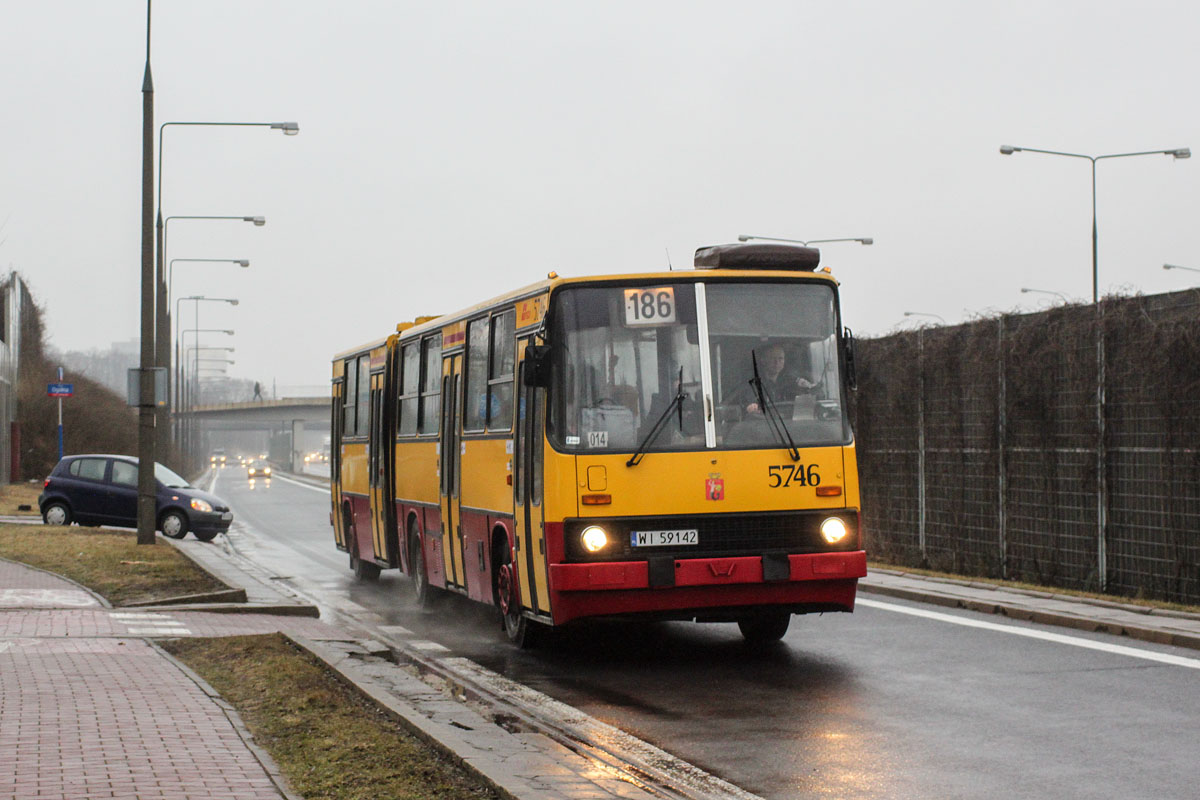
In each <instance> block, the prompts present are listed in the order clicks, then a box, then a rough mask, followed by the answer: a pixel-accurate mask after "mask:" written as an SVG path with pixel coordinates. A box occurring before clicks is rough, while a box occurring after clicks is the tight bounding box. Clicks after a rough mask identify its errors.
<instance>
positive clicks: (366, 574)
mask: <svg viewBox="0 0 1200 800" xmlns="http://www.w3.org/2000/svg"><path fill="white" fill-rule="evenodd" d="M346 531H347V532H348V537H347V538H348V539H349V541H348V542H347V544H349V545H350V546H349V547H348V548H346V549H347V550H349V551H350V570H351V572H353V573H354V577H356V578H358V579H359V580H360V581H374V580H378V579H379V565H378V564H372V563H371V562H370V561H363V560H362V559H361V558H359V557H358V531H357V530H356V529H355V527H354V525H349V526H348V527H347V528H346Z"/></svg>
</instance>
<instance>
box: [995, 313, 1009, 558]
mask: <svg viewBox="0 0 1200 800" xmlns="http://www.w3.org/2000/svg"><path fill="white" fill-rule="evenodd" d="M998 323H999V324H998V326H997V336H996V350H997V351H998V352H997V353H996V364H997V365H998V369H999V381H998V382H999V384H1000V385H999V386H998V387H997V388H998V390H999V401H998V404H997V407H998V413H997V414H996V466H997V471H998V472H999V475H1000V479H999V482H998V486H997V491H998V497H997V499H998V501H999V507H998V509H997V514H996V517H997V522H998V525H999V529H1000V577H1001V578H1007V577H1008V541H1007V537H1008V518H1007V504H1006V503H1005V498H1006V497H1007V495H1008V474H1007V472H1008V470H1007V465H1006V464H1005V460H1004V445H1005V437H1006V436H1007V434H1008V398H1007V396H1006V394H1005V391H1006V389H1007V384H1006V382H1005V370H1006V365H1007V361H1006V359H1005V357H1004V316H1003V315H1001V316H1000V319H999V320H998Z"/></svg>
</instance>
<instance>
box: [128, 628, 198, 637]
mask: <svg viewBox="0 0 1200 800" xmlns="http://www.w3.org/2000/svg"><path fill="white" fill-rule="evenodd" d="M125 635H126V636H191V635H192V632H191V631H189V630H188V629H187V628H130V629H129V630H127V631H126V632H125Z"/></svg>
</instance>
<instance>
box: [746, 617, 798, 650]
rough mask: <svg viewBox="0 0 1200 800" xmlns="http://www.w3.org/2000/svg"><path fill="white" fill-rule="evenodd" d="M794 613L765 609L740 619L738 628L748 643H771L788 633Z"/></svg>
mask: <svg viewBox="0 0 1200 800" xmlns="http://www.w3.org/2000/svg"><path fill="white" fill-rule="evenodd" d="M791 621H792V615H791V614H790V613H788V612H787V611H764V612H762V613H759V614H754V615H753V616H746V617H742V618H741V619H739V620H738V630H740V631H741V632H742V638H744V639H745V640H746V643H747V644H771V643H772V642H778V641H779V640H780V639H782V638H783V636H784V634H785V633H787V629H788V625H789V624H790V623H791Z"/></svg>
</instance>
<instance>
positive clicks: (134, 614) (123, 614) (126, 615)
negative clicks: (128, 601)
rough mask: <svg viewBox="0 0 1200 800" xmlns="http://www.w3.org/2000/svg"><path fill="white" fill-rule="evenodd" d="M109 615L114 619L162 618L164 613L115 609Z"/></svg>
mask: <svg viewBox="0 0 1200 800" xmlns="http://www.w3.org/2000/svg"><path fill="white" fill-rule="evenodd" d="M108 616H110V617H112V618H113V619H161V618H162V615H160V614H152V613H150V612H147V611H113V612H112V613H110V614H109V615H108Z"/></svg>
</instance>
